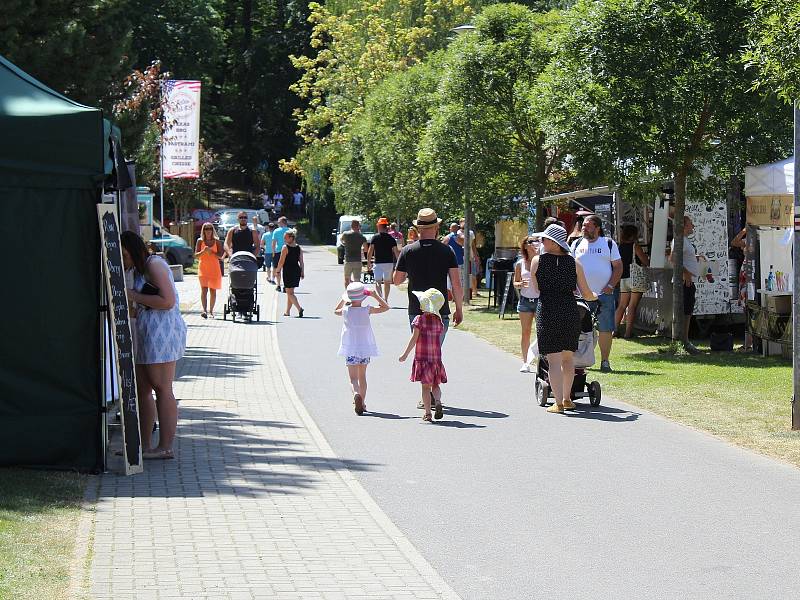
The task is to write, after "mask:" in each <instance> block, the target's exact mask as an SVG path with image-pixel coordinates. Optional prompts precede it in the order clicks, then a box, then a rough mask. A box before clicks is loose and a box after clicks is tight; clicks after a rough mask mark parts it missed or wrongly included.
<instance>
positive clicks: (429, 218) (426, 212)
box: [414, 208, 442, 229]
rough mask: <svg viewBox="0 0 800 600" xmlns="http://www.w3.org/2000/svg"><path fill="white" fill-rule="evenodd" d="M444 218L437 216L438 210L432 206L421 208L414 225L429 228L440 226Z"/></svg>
mask: <svg viewBox="0 0 800 600" xmlns="http://www.w3.org/2000/svg"><path fill="white" fill-rule="evenodd" d="M441 223H442V220H441V219H439V218H437V217H436V211H435V210H433V209H432V208H421V209H420V211H419V212H418V213H417V220H416V221H414V226H415V227H416V228H417V229H427V228H428V227H439V225H441Z"/></svg>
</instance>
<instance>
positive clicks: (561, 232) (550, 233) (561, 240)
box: [531, 223, 569, 252]
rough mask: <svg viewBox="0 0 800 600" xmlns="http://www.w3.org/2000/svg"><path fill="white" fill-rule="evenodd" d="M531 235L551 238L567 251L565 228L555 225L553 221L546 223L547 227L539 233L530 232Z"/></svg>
mask: <svg viewBox="0 0 800 600" xmlns="http://www.w3.org/2000/svg"><path fill="white" fill-rule="evenodd" d="M531 237H538V238H547V239H548V240H553V241H554V242H555V243H556V244H558V245H559V246H561V247H562V248H563V249H564V250H566V251H567V252H569V246H568V245H567V230H566V229H564V228H563V227H561V226H559V225H556V224H555V223H553V224H552V225H548V226H547V229H545V230H544V231H542V232H540V233H533V234H531Z"/></svg>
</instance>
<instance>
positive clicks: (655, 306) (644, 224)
mask: <svg viewBox="0 0 800 600" xmlns="http://www.w3.org/2000/svg"><path fill="white" fill-rule="evenodd" d="M667 189H668V186H665V190H667ZM544 201H545V202H548V203H552V204H555V205H556V206H558V207H560V208H558V211H557V216H558V218H559V219H562V220H563V221H564V222H565V224H566V225H567V230H568V231H569V230H570V229H571V224H572V223H573V222H574V219H575V215H576V214H577V213H578V211H590V212H593V213H595V214H597V215H598V216H599V217H600V219H601V221H602V222H603V229H604V230H605V233H606V235H608V236H612V237H614V233H613V232H615V231H618V230H619V228H620V227H621V226H623V225H629V224H630V225H636V227H637V229H638V230H639V240H638V242H639V244H640V245H641V246H642V248H644V249H645V252H646V253H647V254H648V255H649V258H650V266H649V267H643V268H642V269H641V270H642V273H643V276H644V278H645V282H644V285H645V287H646V289H647V291H646V292H645V293H644V295H643V297H642V299H641V302H640V303H639V306H638V308H637V313H636V327H637V328H638V329H641V330H645V331H657V332H667V331H669V329H670V326H671V323H672V266H671V264H670V262H669V259H668V254H669V242H670V241H671V239H672V222H671V218H670V209H671V203H670V196H669V194H667V193H659V194H657V195H656V196H655V198H654V201H653V203H652V204H646V205H643V204H633V203H630V202H626V201H625V198H624V195H623V194H622V193H621V191H620V190H618V189H616V188H614V187H600V188H592V189H584V190H577V191H575V192H568V193H563V194H558V195H555V196H550V197H547V198H544ZM733 204H734V203H733V202H731V199H729V198H721V199H720V200H719V201H718V202H713V203H710V204H707V203H703V202H693V201H691V200H690V201H687V203H686V214H687V215H689V216H690V217H691V218H692V221H693V222H694V224H695V232H694V234H693V235H692V236H691V237H690V238H689V239H690V240H691V241H692V243H694V245H695V247H696V248H697V253H698V255H699V256H700V260H701V264H702V270H703V272H702V274H701V277H700V278H699V279H698V281H696V282H695V283H696V286H697V303H696V306H695V313H694V314H695V317H698V322H699V323H700V324H701V325H703V326H705V327H708V328H710V327H711V326H712V325H713V323H714V321H715V320H716V319H717V318H719V317H720V316H724V318H725V320H726V321H728V322H737V321H738V322H741V320H742V308H741V306H739V305H738V304H737V302H736V299H737V291H736V289H735V287H732V283H731V282H732V281H733V282H735V281H736V275H737V274H736V270H737V267H736V266H735V265H732V263H731V262H730V261H729V259H728V250H729V244H730V240H731V238H732V237H733V235H734V234H735V230H736V227H737V225H738V224H737V223H735V222H734V220H733V219H732V218H731V215H732V213H733V212H734V207H733V206H732V205H733ZM615 239H616V237H615Z"/></svg>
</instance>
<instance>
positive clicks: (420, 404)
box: [417, 400, 425, 410]
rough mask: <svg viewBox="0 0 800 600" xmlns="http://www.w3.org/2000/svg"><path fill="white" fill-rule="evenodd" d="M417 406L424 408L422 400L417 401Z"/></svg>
mask: <svg viewBox="0 0 800 600" xmlns="http://www.w3.org/2000/svg"><path fill="white" fill-rule="evenodd" d="M417 408H419V409H420V410H425V404H424V403H423V402H422V400H420V401H419V402H417Z"/></svg>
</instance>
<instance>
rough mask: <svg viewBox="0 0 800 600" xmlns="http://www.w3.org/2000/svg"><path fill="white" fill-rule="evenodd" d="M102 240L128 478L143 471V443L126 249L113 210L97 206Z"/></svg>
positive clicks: (102, 205)
mask: <svg viewBox="0 0 800 600" xmlns="http://www.w3.org/2000/svg"><path fill="white" fill-rule="evenodd" d="M97 215H98V219H99V223H100V240H101V246H102V249H103V267H104V268H103V273H104V278H105V282H106V290H107V296H108V301H109V306H108V308H109V312H108V314H109V315H110V318H109V322H110V323H111V332H112V335H113V336H114V342H115V343H114V345H115V347H116V355H115V356H114V357H113V358H114V362H115V365H116V373H117V377H116V380H117V383H118V385H119V390H118V391H119V398H120V413H121V415H122V445H123V457H124V459H125V474H126V475H131V474H133V473H139V472H141V471H142V448H141V440H140V439H139V403H138V401H137V398H136V375H135V372H134V362H133V337H132V336H131V322H130V317H129V312H128V297H127V294H126V293H125V269H124V267H123V265H122V246H121V245H120V238H119V227H118V226H117V216H116V213H115V211H114V207H113V206H109V205H107V204H105V205H104V204H98V205H97Z"/></svg>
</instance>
